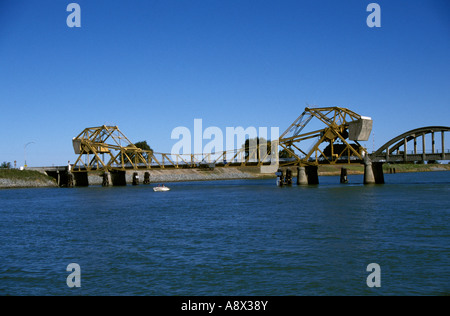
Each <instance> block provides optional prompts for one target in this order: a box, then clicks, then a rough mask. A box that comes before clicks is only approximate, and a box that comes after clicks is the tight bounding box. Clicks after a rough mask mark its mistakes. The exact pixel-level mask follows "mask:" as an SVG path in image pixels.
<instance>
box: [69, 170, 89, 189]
mask: <svg viewBox="0 0 450 316" xmlns="http://www.w3.org/2000/svg"><path fill="white" fill-rule="evenodd" d="M70 174H72V176H73V179H74V180H75V181H74V182H75V186H77V187H87V186H89V180H88V173H87V172H74V173H70V172H69V175H70Z"/></svg>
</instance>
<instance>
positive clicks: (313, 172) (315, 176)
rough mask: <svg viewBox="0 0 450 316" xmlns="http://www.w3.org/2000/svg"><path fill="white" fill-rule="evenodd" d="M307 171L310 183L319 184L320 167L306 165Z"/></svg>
mask: <svg viewBox="0 0 450 316" xmlns="http://www.w3.org/2000/svg"><path fill="white" fill-rule="evenodd" d="M305 171H306V176H307V178H308V184H319V167H317V166H306V168H305Z"/></svg>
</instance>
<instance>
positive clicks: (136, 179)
mask: <svg viewBox="0 0 450 316" xmlns="http://www.w3.org/2000/svg"><path fill="white" fill-rule="evenodd" d="M132 184H133V185H138V184H139V174H138V173H137V172H134V173H133V182H132Z"/></svg>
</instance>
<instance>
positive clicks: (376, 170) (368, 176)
mask: <svg viewBox="0 0 450 316" xmlns="http://www.w3.org/2000/svg"><path fill="white" fill-rule="evenodd" d="M383 183H384V173H383V163H382V162H372V161H365V162H364V184H383Z"/></svg>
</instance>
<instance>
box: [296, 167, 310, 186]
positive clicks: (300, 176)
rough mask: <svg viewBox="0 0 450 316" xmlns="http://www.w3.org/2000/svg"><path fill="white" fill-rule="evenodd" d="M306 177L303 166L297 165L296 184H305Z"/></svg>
mask: <svg viewBox="0 0 450 316" xmlns="http://www.w3.org/2000/svg"><path fill="white" fill-rule="evenodd" d="M307 184H308V178H307V177H306V171H305V167H297V185H307Z"/></svg>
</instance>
